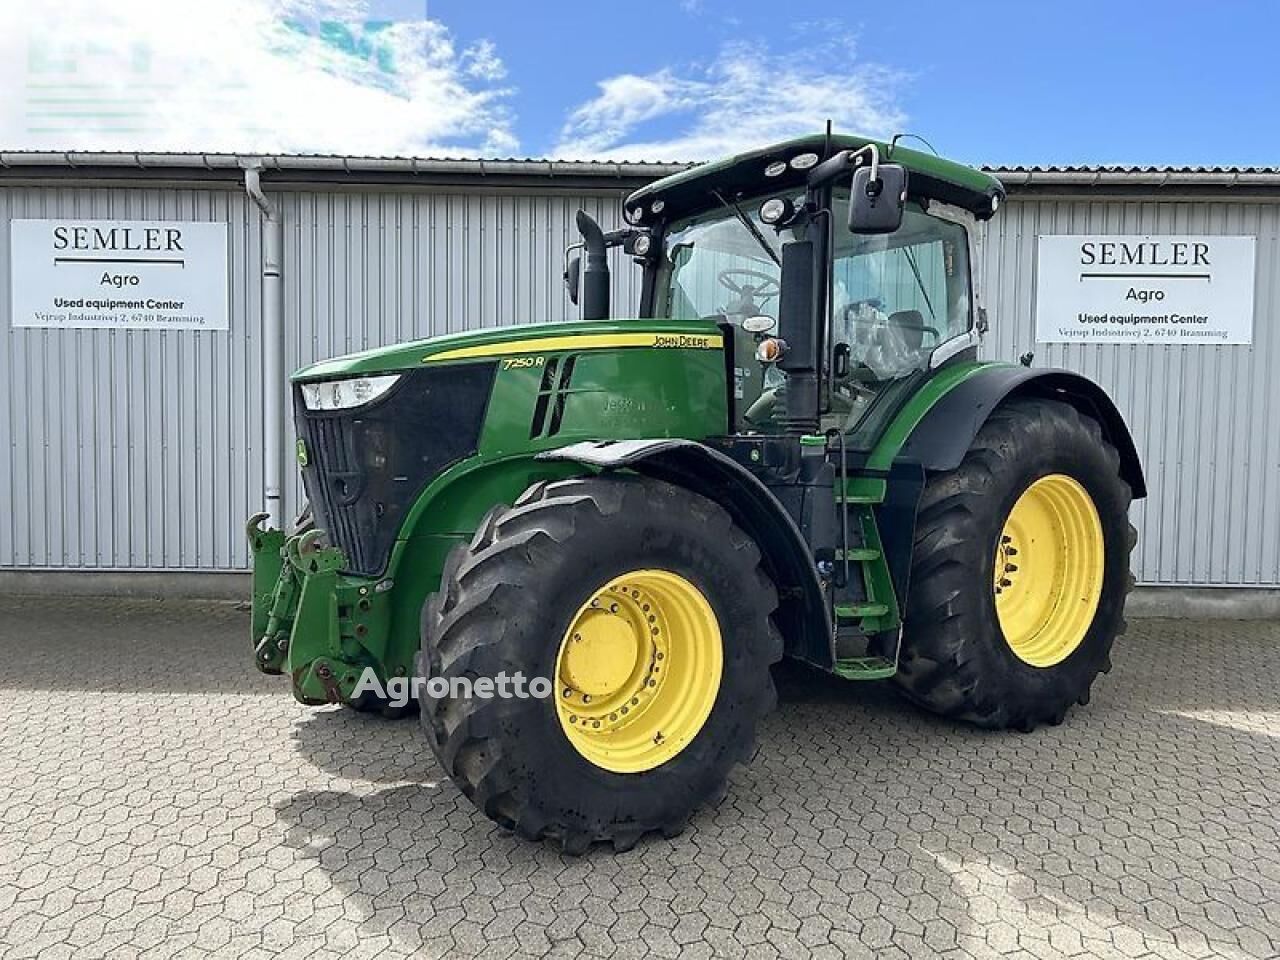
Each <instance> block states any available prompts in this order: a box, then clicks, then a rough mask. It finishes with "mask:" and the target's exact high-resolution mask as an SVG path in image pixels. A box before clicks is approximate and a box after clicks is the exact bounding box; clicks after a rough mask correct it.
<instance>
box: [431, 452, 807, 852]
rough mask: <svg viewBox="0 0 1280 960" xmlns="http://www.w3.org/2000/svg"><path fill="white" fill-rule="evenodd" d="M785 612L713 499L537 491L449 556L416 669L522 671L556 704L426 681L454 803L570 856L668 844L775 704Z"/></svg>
mask: <svg viewBox="0 0 1280 960" xmlns="http://www.w3.org/2000/svg"><path fill="white" fill-rule="evenodd" d="M776 606H777V594H776V591H775V590H774V587H773V584H772V583H771V582H770V581H769V579H768V578H767V577H766V576H765V574H764V573H763V571H762V570H761V568H760V553H759V550H758V548H757V547H756V545H755V543H754V542H753V541H752V540H751V539H750V538H749V537H748V536H747V535H746V534H745V533H743V532H742V531H741V530H740V529H739V528H738V527H737V526H735V525H734V523H733V522H732V520H731V518H730V517H729V515H728V513H726V512H725V510H724V509H723V508H721V507H720V506H718V505H717V504H715V503H713V502H712V501H710V500H708V499H706V498H704V497H701V496H699V495H697V494H694V493H692V492H690V491H688V490H685V489H682V488H680V487H676V486H672V485H671V484H667V483H662V482H659V481H656V480H650V479H644V478H639V477H633V476H622V475H616V474H606V475H604V476H599V477H590V478H585V479H574V480H565V481H560V482H555V483H541V484H537V485H535V486H533V487H531V488H530V489H529V490H527V491H526V492H525V493H524V494H523V495H522V496H521V497H520V499H519V500H517V501H516V503H515V505H514V506H512V507H510V508H507V507H496V508H495V509H494V510H492V511H490V513H489V514H488V516H487V517H486V518H485V520H484V521H483V522H482V523H481V525H480V528H479V529H478V530H477V531H476V533H475V536H474V537H473V538H472V540H471V542H470V543H469V544H467V545H463V546H459V547H457V548H455V549H454V551H453V552H452V553H451V554H450V556H449V558H448V560H447V562H446V566H445V570H444V573H443V576H442V579H441V584H440V590H439V592H438V593H436V594H435V595H433V596H432V597H431V598H430V600H428V602H427V604H426V606H425V608H424V611H423V629H422V652H421V653H420V654H419V656H418V667H417V673H418V675H419V676H421V677H425V678H441V680H443V681H447V682H449V683H450V684H452V683H453V682H454V681H457V680H460V679H461V678H470V679H475V678H480V677H491V678H496V677H497V676H498V675H499V674H500V673H505V674H506V675H507V676H513V675H514V674H515V673H517V672H519V673H521V674H523V675H524V677H525V678H528V679H532V678H549V679H550V680H551V685H552V688H553V689H552V691H551V696H550V697H548V698H545V699H538V698H527V699H520V698H505V699H498V698H493V699H483V698H480V697H470V698H467V697H464V696H460V695H459V696H453V695H444V696H436V695H435V694H436V693H439V692H441V691H440V690H434V691H433V690H432V689H431V687H432V684H430V683H428V684H427V685H426V688H425V690H424V692H423V699H422V723H423V727H424V728H425V730H426V732H427V734H428V737H429V738H430V741H431V745H432V748H433V750H434V751H435V753H436V756H437V757H438V758H439V760H440V762H441V764H442V766H444V768H445V770H446V771H448V773H449V776H450V777H451V778H452V779H453V781H454V783H456V784H457V785H458V787H459V788H461V790H462V791H463V793H465V794H466V795H467V796H468V797H469V798H470V799H471V800H472V801H473V802H474V803H475V804H476V805H477V806H478V807H479V808H480V809H481V810H482V811H484V813H485V814H486V815H488V816H489V817H491V818H492V819H494V820H496V821H497V822H498V823H500V824H501V825H503V826H505V827H508V828H510V829H513V830H515V831H516V832H518V833H519V834H521V835H522V836H525V837H528V838H530V839H540V838H550V839H552V840H554V841H555V842H557V843H558V844H559V845H560V846H561V847H562V848H563V849H564V850H566V851H568V852H572V853H577V852H581V851H583V850H585V849H586V848H587V847H588V846H589V845H590V844H591V843H593V842H595V841H610V842H612V844H613V845H614V847H615V848H616V849H626V848H629V847H630V846H632V845H633V844H634V843H635V842H636V841H637V840H638V839H639V838H640V837H641V836H643V835H644V834H646V833H648V832H651V831H659V832H662V833H663V834H665V835H668V836H671V835H674V834H676V833H678V832H679V831H680V830H681V829H682V828H683V826H684V824H685V822H686V821H687V819H688V817H689V815H690V813H691V812H692V811H693V810H694V809H696V808H697V807H699V806H700V805H702V804H703V803H706V802H707V801H709V800H710V799H712V798H713V797H715V796H716V795H718V794H719V793H720V792H721V791H722V790H723V788H724V785H725V783H726V781H727V778H728V775H729V773H730V770H731V769H732V767H733V766H734V764H736V763H738V762H740V761H744V760H746V759H748V758H749V756H750V754H751V752H752V748H753V743H754V738H755V728H756V723H757V721H758V720H759V719H760V717H761V716H763V715H764V714H765V713H766V712H767V711H768V710H770V709H771V708H772V707H773V705H774V702H775V696H774V689H773V682H772V679H771V677H770V673H769V667H770V666H771V665H772V664H773V663H775V662H776V661H778V660H779V659H780V658H781V656H782V639H781V636H780V634H779V633H778V632H777V630H776V629H775V627H774V626H773V624H772V621H771V614H772V612H773V610H774V608H775V607H776ZM454 692H455V691H453V690H452V689H451V690H450V691H449V693H450V694H452V693H454Z"/></svg>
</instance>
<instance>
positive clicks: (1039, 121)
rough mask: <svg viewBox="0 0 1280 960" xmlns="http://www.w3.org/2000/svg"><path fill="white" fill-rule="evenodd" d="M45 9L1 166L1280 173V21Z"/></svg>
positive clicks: (542, 9)
mask: <svg viewBox="0 0 1280 960" xmlns="http://www.w3.org/2000/svg"><path fill="white" fill-rule="evenodd" d="M33 6H34V5H24V8H22V9H15V10H12V11H10V12H9V13H7V14H6V15H5V16H6V18H7V24H6V25H7V27H8V28H9V29H7V30H6V31H2V32H0V93H3V94H4V95H3V96H0V149H21V148H41V149H44V148H66V149H94V148H96V149H174V150H184V149H198V150H226V151H237V152H250V151H263V152H266V151H302V152H336V153H355V154H361V153H370V154H418V155H471V156H476V155H479V156H507V155H518V156H544V155H555V156H577V157H593V158H606V159H607V158H628V159H674V160H686V159H701V158H705V157H709V156H715V155H718V154H721V153H724V152H726V151H731V150H735V149H741V148H744V147H747V146H750V145H753V144H759V143H763V142H768V141H769V140H771V139H777V138H780V137H784V136H789V135H793V134H795V133H799V132H805V131H808V130H812V129H817V128H819V127H820V126H821V124H822V122H823V120H824V119H825V118H826V117H832V118H833V119H834V120H835V121H836V124H837V127H838V128H839V129H842V130H847V131H859V132H866V133H871V134H878V135H889V134H892V133H894V132H899V131H907V132H911V133H916V134H920V135H922V136H924V137H926V138H927V139H928V140H929V141H930V142H931V143H932V144H933V145H934V146H935V147H936V148H937V149H938V150H939V151H940V152H941V153H943V154H944V155H947V156H952V157H955V158H957V159H960V160H966V161H969V162H973V163H991V164H1023V163H1025V164H1030V163H1076V164H1079V163H1109V162H1119V163H1152V164H1162V163H1170V164H1184V163H1200V164H1260V165H1276V164H1280V125H1277V124H1276V123H1275V122H1274V117H1275V113H1276V109H1277V105H1278V104H1280V80H1278V79H1277V76H1278V75H1280V74H1278V72H1277V69H1276V61H1277V60H1278V59H1280V54H1277V51H1276V50H1275V49H1274V46H1275V37H1276V35H1277V32H1278V30H1277V28H1278V27H1280V4H1278V3H1276V2H1266V0H1256V2H1230V0H1228V2H1222V3H1218V4H1214V5H1207V4H1204V3H1202V2H1201V3H1196V4H1192V3H1185V2H1180V0H1169V2H1164V3H1155V2H1150V3H1148V2H1122V0H1112V2H1110V3H1099V2H1093V0H1075V2H1072V3H1035V2H1031V0H1023V2H1020V3H1015V2H1005V0H992V2H973V3H967V4H954V3H952V4H943V3H931V2H927V0H926V2H917V3H915V4H912V5H900V4H892V5H890V4H885V3H881V4H879V5H878V6H877V5H871V4H862V5H854V4H824V5H810V4H803V5H802V4H796V3H785V2H780V0H774V2H771V3H765V2H758V0H737V2H728V0H650V2H649V3H647V4H619V3H608V2H596V3H572V4H556V3H528V2H526V3H509V2H484V0H427V2H426V3H425V4H424V3H423V0H219V2H218V3H206V2H202V0H165V2H161V0H116V2H115V3H113V4H112V5H111V7H110V8H103V7H102V5H101V4H98V3H94V2H92V0H55V2H54V3H53V4H51V5H49V7H48V9H41V10H38V11H37V10H34V9H32V10H27V9H25V7H33ZM91 14H92V15H91Z"/></svg>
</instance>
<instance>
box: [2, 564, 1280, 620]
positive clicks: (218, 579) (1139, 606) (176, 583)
mask: <svg viewBox="0 0 1280 960" xmlns="http://www.w3.org/2000/svg"><path fill="white" fill-rule="evenodd" d="M250 585H251V578H250V576H249V574H248V573H243V572H240V571H226V572H199V571H174V572H171V573H165V572H162V571H120V570H94V571H88V570H75V571H71V570H0V596H40V597H131V598H134V599H139V600H239V601H245V600H248V599H249V592H250ZM1126 612H1127V614H1128V616H1129V617H1131V618H1132V619H1135V620H1142V619H1154V618H1168V619H1174V620H1280V588H1270V587H1138V588H1137V589H1136V590H1134V592H1133V593H1132V594H1130V596H1129V602H1128V605H1127V606H1126Z"/></svg>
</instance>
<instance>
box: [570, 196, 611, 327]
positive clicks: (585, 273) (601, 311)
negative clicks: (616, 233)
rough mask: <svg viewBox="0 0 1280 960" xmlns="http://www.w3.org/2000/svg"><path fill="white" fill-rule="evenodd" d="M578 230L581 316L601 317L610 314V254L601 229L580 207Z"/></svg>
mask: <svg viewBox="0 0 1280 960" xmlns="http://www.w3.org/2000/svg"><path fill="white" fill-rule="evenodd" d="M577 222H578V232H579V233H581V234H582V242H583V248H584V249H583V257H582V319H583V320H604V319H605V318H606V317H608V316H609V254H608V248H607V247H606V246H605V242H604V231H602V230H601V229H600V225H599V224H598V223H596V222H595V221H594V220H592V219H591V217H590V216H589V215H588V214H587V212H586V211H585V210H579V211H578V216H577Z"/></svg>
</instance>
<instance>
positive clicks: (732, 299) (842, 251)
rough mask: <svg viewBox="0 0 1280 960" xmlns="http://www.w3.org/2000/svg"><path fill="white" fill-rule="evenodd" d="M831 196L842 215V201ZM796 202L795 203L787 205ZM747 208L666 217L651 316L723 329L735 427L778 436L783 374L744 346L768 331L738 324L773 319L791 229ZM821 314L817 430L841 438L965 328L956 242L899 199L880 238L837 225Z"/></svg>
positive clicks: (961, 233)
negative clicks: (897, 216)
mask: <svg viewBox="0 0 1280 960" xmlns="http://www.w3.org/2000/svg"><path fill="white" fill-rule="evenodd" d="M841 193H842V192H841V191H836V197H835V200H834V202H833V206H834V207H835V209H836V210H843V209H844V207H845V204H847V202H848V199H847V197H848V194H847V192H844V195H843V196H841ZM793 199H796V200H800V199H801V198H799V197H797V198H793ZM758 209H759V200H758V199H757V200H754V201H749V202H748V204H744V205H743V206H742V208H741V212H742V216H743V217H744V218H746V219H747V220H748V221H749V222H750V223H751V225H752V226H753V227H754V229H748V226H747V225H746V224H745V223H743V222H742V219H740V218H739V215H738V211H736V210H734V209H732V208H730V207H727V206H726V207H722V208H719V209H716V210H712V211H708V212H706V213H703V214H700V215H698V216H695V217H689V218H687V219H685V220H680V221H677V222H676V223H674V224H673V225H672V228H671V229H670V230H669V231H668V232H667V234H666V237H665V242H664V247H663V252H664V254H665V257H664V259H663V265H662V269H661V272H660V274H659V277H658V287H657V297H656V302H655V306H656V313H657V315H658V316H666V317H671V318H673V319H681V320H696V319H716V320H722V321H727V322H729V323H730V324H732V325H733V326H734V328H735V334H734V356H735V358H736V368H735V373H736V382H735V399H736V400H737V401H738V402H737V407H738V410H739V413H740V419H741V421H742V422H741V424H740V426H742V427H744V428H746V429H754V430H760V431H762V432H771V431H773V430H776V429H778V428H779V426H780V424H781V422H782V413H783V406H784V403H783V401H784V398H785V389H786V383H785V381H786V378H785V375H784V374H783V373H782V371H780V370H778V369H777V368H776V367H775V366H773V365H762V364H760V363H759V362H757V361H756V360H755V359H754V353H755V344H756V342H758V341H759V340H760V339H761V338H762V337H763V336H765V335H767V333H770V332H776V328H773V329H770V330H768V331H766V332H760V331H759V327H758V325H753V327H755V328H756V331H757V332H754V333H748V332H747V331H744V330H743V329H742V322H743V321H744V320H745V319H747V318H748V317H758V316H761V315H763V316H767V317H770V318H774V319H775V320H776V318H777V316H778V295H779V291H780V285H779V276H780V273H781V271H780V269H779V267H778V264H777V258H780V257H781V253H782V246H783V244H784V243H787V242H789V241H791V240H792V239H795V230H793V229H784V230H782V231H780V232H779V231H777V230H775V229H774V228H773V227H771V226H768V225H767V224H764V223H762V222H761V221H760V219H759V215H758V212H757V211H758ZM833 245H834V249H833V251H832V269H831V296H830V301H829V302H830V304H831V313H830V316H829V318H828V320H829V326H828V327H827V330H828V335H827V347H828V364H829V369H828V370H827V371H825V372H826V373H828V374H830V378H829V381H828V382H829V385H830V388H831V389H830V393H829V396H828V398H827V403H828V407H829V410H828V413H827V415H826V416H824V418H823V428H824V429H827V428H829V427H838V428H840V429H845V430H852V429H854V427H855V426H856V425H857V424H858V422H859V421H860V420H861V419H862V417H863V415H864V414H865V413H866V412H867V411H868V410H869V409H870V407H871V403H872V401H873V400H874V399H875V397H876V396H877V395H879V394H881V393H883V392H884V391H885V389H886V388H887V387H888V386H889V385H890V384H892V383H895V382H899V381H901V380H903V379H904V378H906V377H909V376H911V375H912V374H915V373H917V372H919V371H922V370H926V369H928V365H929V356H930V354H932V352H933V350H934V349H935V348H936V347H937V346H938V345H939V344H940V343H943V342H944V341H947V340H950V339H951V338H953V337H955V336H958V335H961V334H963V333H965V332H966V331H968V330H969V328H970V325H971V307H970V292H969V257H968V238H967V234H966V232H965V228H964V227H963V226H961V225H960V224H958V223H953V222H951V221H949V220H944V219H941V218H939V217H935V216H931V215H929V214H927V213H925V212H924V210H923V209H922V208H921V207H920V205H919V204H916V203H909V204H908V205H907V209H906V210H905V211H904V213H903V219H902V225H901V227H899V229H898V230H896V231H895V232H893V233H891V234H879V235H861V234H853V233H850V232H849V231H848V230H845V229H843V227H842V226H839V225H838V226H837V229H836V230H835V235H834V237H833Z"/></svg>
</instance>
